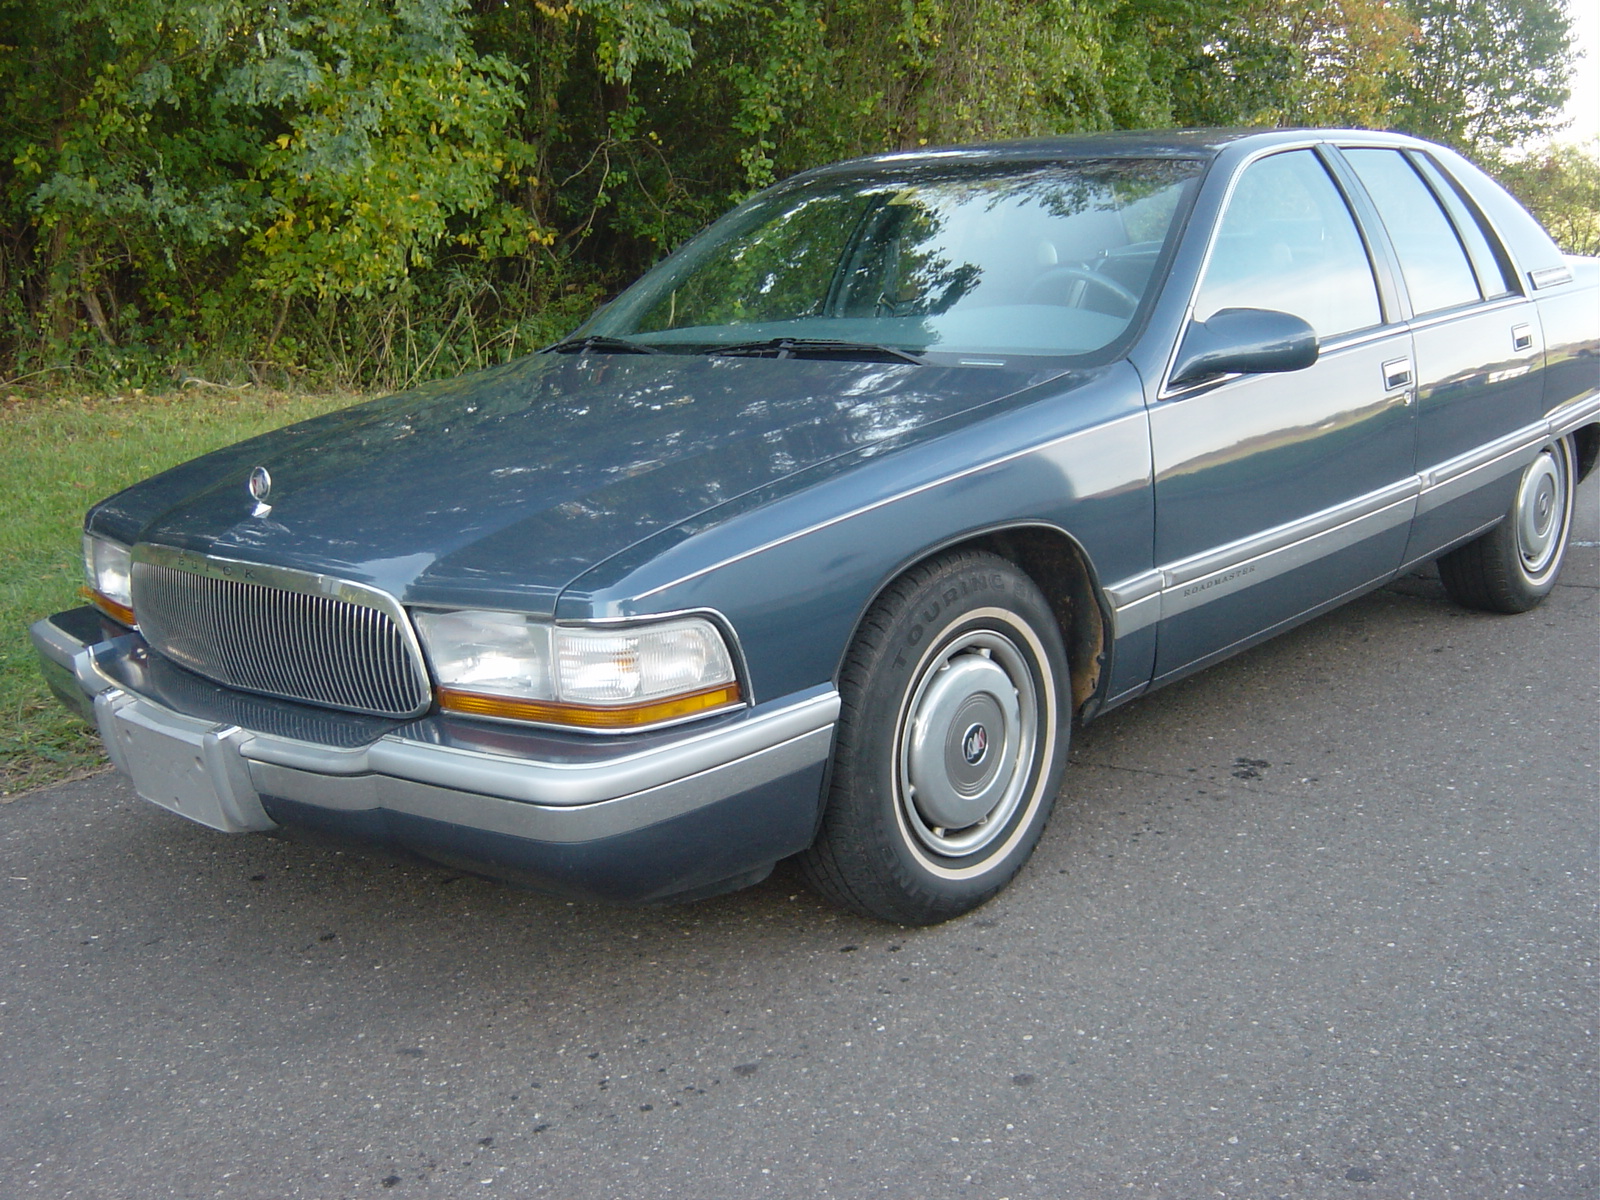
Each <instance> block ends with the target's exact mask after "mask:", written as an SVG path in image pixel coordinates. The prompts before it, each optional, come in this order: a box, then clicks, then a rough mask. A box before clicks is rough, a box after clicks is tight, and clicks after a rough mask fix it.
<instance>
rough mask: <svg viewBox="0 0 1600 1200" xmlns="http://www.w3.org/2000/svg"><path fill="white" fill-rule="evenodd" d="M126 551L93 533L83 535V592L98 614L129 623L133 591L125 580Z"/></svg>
mask: <svg viewBox="0 0 1600 1200" xmlns="http://www.w3.org/2000/svg"><path fill="white" fill-rule="evenodd" d="M128 569H129V562H128V548H127V547H126V546H119V545H117V543H115V542H108V541H106V539H105V538H100V537H95V536H94V535H93V534H89V533H86V534H84V535H83V578H84V593H85V595H86V596H87V597H88V599H89V600H90V601H91V602H92V603H93V604H94V606H95V607H96V608H98V609H99V610H100V611H101V612H103V613H105V614H106V615H107V616H108V617H111V618H112V619H113V620H116V621H121V622H122V623H123V624H124V625H132V624H133V590H132V587H131V585H130V583H129V580H128Z"/></svg>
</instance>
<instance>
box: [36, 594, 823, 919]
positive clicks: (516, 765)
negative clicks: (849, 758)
mask: <svg viewBox="0 0 1600 1200" xmlns="http://www.w3.org/2000/svg"><path fill="white" fill-rule="evenodd" d="M31 632H32V635H33V642H34V646H35V649H36V650H37V651H38V654H39V659H40V665H41V669H42V670H43V672H44V675H45V678H46V680H47V681H48V682H49V684H50V687H51V690H52V691H54V692H55V693H56V695H57V696H59V697H60V698H61V700H62V701H63V702H64V703H66V704H67V705H68V706H69V707H71V708H73V709H74V710H75V711H77V712H78V713H80V714H81V715H82V716H84V718H85V719H87V720H89V721H91V722H93V723H94V724H95V725H97V726H98V727H99V730H100V734H101V737H102V738H103V739H104V741H105V745H106V752H107V754H108V755H109V756H110V758H111V761H112V762H113V763H114V764H115V765H116V766H117V768H118V769H119V770H121V771H122V772H123V773H124V774H126V775H128V776H129V778H130V779H131V780H132V781H133V784H134V787H135V789H136V790H137V791H138V793H139V795H141V796H143V797H144V798H145V799H146V800H150V801H152V802H154V803H156V804H159V805H161V806H162V807H164V808H168V809H171V810H172V811H174V812H177V813H180V814H182V815H183V816H187V817H190V818H191V819H194V820H197V821H200V822H201V823H203V824H206V825H210V826H212V827H213V828H217V829H222V830H225V831H228V832H241V831H245V830H264V829H271V828H274V827H275V826H277V825H291V826H303V827H310V828H316V829H321V830H325V831H328V832H333V833H338V834H344V835H351V836H355V837H358V838H361V839H364V840H369V841H375V842H383V843H390V844H394V845H398V846H401V847H404V848H406V849H409V850H411V851H414V852H416V853H419V854H421V855H423V856H425V857H428V858H431V859H434V860H436V861H440V862H444V863H448V864H451V865H455V866H462V867H466V868H467V869H470V870H476V871H480V872H483V873H487V874H492V875H496V876H500V877H503V878H508V879H512V880H514V881H517V882H522V883H526V884H529V885H531V886H534V887H538V888H540V889H542V890H546V891H552V892H556V893H559V894H562V895H570V896H580V897H583V898H590V899H602V900H610V901H618V902H624V903H627V902H633V903H638V902H647V901H654V900H662V899H668V898H673V897H684V896H689V895H696V894H707V893H710V892H715V891H718V890H722V889H724V888H727V887H731V886H737V885H739V884H740V883H743V882H753V881H754V880H755V879H758V878H760V877H761V876H762V875H764V874H765V873H766V871H767V870H768V869H770V867H771V865H772V864H773V863H774V862H776V861H777V860H778V859H779V858H782V857H784V856H785V855H788V854H792V853H794V852H796V851H798V850H800V849H802V848H804V847H805V846H806V845H807V844H809V842H810V841H811V838H812V836H813V835H814V833H815V830H816V825H817V821H818V818H819V816H820V805H821V799H822V782H823V774H824V770H825V767H826V763H827V760H828V756H829V754H830V753H831V748H832V743H833V723H834V720H835V718H836V717H837V715H838V711H839V696H838V693H837V692H836V691H834V690H833V689H832V688H831V687H828V686H823V687H819V688H815V689H812V690H811V691H808V692H803V693H799V694H797V695H794V696H789V697H786V698H784V699H783V700H780V701H774V702H772V703H769V704H764V705H761V706H759V707H757V708H753V709H750V710H748V711H746V712H743V713H738V714H731V715H729V716H726V717H722V718H715V719H712V720H710V721H707V722H703V723H700V724H697V725H694V726H688V727H685V726H679V727H677V728H674V729H668V730H663V731H660V732H658V733H654V734H640V735H635V736H631V737H626V738H607V739H604V740H603V741H601V740H599V739H594V738H586V737H583V736H582V735H563V734H559V733H552V732H550V731H544V730H532V729H522V728H519V727H515V726H509V725H489V724H485V723H475V722H471V721H463V720H460V719H455V718H448V717H441V716H431V717H424V718H421V719H418V720H414V721H404V722H399V721H385V720H382V719H378V718H372V717H364V716H356V715H353V714H345V713H337V712H330V711H325V710H321V709H316V708H312V707H309V706H306V705H300V704H291V703H287V702H281V701H276V700H271V699H267V698H262V697H255V696H248V695H244V694H242V693H238V692H233V691H229V690H228V689H225V688H221V687H217V686H216V685H213V684H211V683H209V682H207V681H205V680H203V679H200V678H199V677H197V676H195V675H192V674H190V673H189V672H187V671H183V670H182V669H181V668H178V667H176V666H173V665H172V664H170V663H168V662H167V661H166V660H164V659H162V658H161V657H160V656H159V655H156V654H154V653H152V652H151V651H150V650H149V648H148V647H147V646H146V645H145V643H144V640H143V639H142V638H140V637H139V635H138V634H137V633H131V632H128V631H127V630H124V629H122V628H121V627H120V626H117V625H113V624H112V623H110V622H109V621H106V620H105V619H104V618H102V617H101V616H100V615H99V614H98V613H97V612H96V611H95V610H93V609H89V608H80V609H73V610H71V611H69V612H64V613H57V614H56V615H55V616H53V617H49V618H46V619H45V620H42V621H39V622H37V623H36V624H35V625H34V626H33V628H32V630H31Z"/></svg>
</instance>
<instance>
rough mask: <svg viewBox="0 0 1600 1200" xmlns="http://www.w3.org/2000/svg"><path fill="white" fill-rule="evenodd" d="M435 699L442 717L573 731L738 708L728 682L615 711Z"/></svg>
mask: <svg viewBox="0 0 1600 1200" xmlns="http://www.w3.org/2000/svg"><path fill="white" fill-rule="evenodd" d="M438 696H439V707H440V708H441V709H443V710H444V711H446V712H458V713H466V714H468V715H470V716H474V717H499V718H501V719H503V720H507V721H535V722H538V723H539V724H541V725H565V726H568V727H570V728H573V729H613V730H615V729H637V728H642V727H643V726H646V725H659V724H662V723H663V722H666V721H678V720H682V719H683V718H685V717H695V716H699V715H700V714H702V713H708V712H711V711H712V710H713V709H719V708H728V707H730V706H732V705H735V704H738V703H739V685H738V684H737V683H730V684H726V685H724V686H722V687H714V688H706V689H705V690H704V691H699V692H689V693H687V694H686V695H682V696H672V697H670V698H669V699H666V700H648V701H646V702H644V703H643V704H619V705H616V706H614V707H607V706H602V705H594V704H556V703H552V702H551V701H548V700H518V699H516V698H514V697H509V696H485V695H482V694H481V693H478V692H463V691H459V690H458V689H456V688H445V687H442V688H440V689H439V690H438Z"/></svg>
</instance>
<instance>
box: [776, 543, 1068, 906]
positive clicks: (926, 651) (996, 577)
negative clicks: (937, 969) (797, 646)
mask: <svg viewBox="0 0 1600 1200" xmlns="http://www.w3.org/2000/svg"><path fill="white" fill-rule="evenodd" d="M1069 690H1070V689H1069V688H1068V686H1067V668H1066V655H1065V652H1064V650H1063V648H1062V643H1061V634H1060V631H1059V629H1058V627H1057V625H1056V621H1055V617H1054V614H1053V613H1052V612H1051V609H1050V605H1049V602H1048V601H1047V600H1046V599H1045V597H1044V595H1043V594H1042V593H1041V592H1040V591H1039V589H1038V587H1037V586H1036V585H1035V584H1034V583H1033V581H1032V580H1031V579H1029V578H1028V576H1027V575H1025V574H1024V573H1023V572H1022V571H1020V570H1018V568H1017V567H1016V566H1015V565H1013V564H1012V563H1010V562H1008V561H1007V560H1005V559H1003V558H999V557H997V556H996V555H992V554H988V553H983V552H978V551H961V552H956V553H952V554H948V555H945V556H944V557H942V558H939V559H936V560H934V561H932V562H930V563H927V564H924V565H922V566H920V567H916V568H914V569H913V570H911V571H909V572H907V573H906V574H905V575H904V576H902V577H901V578H900V579H899V580H897V581H896V582H895V583H894V584H892V585H891V586H890V587H889V589H888V590H887V591H886V592H885V594H884V595H883V596H882V598H880V599H879V601H878V602H877V603H876V604H875V605H874V606H873V608H872V611H871V612H869V613H868V614H867V617H866V619H865V620H864V621H863V622H862V627H861V632H860V633H859V634H858V636H857V638H856V641H855V643H854V644H853V645H852V647H851V650H850V653H849V656H848V658H847V660H846V663H845V669H844V673H843V677H842V679H841V687H840V691H841V694H842V699H843V705H842V708H841V711H840V718H839V726H838V732H837V738H836V743H835V751H834V764H833V777H832V786H831V789H830V793H829V798H828V807H827V811H826V813H825V814H824V817H823V822H822V828H821V831H820V832H819V834H818V836H817V840H816V843H815V844H814V845H813V846H812V847H811V849H810V850H808V851H807V852H806V854H805V857H804V859H803V863H804V867H805V871H806V875H807V878H808V879H809V880H810V881H811V883H812V885H813V886H814V887H815V888H816V889H817V890H818V891H820V892H821V893H822V894H823V895H824V896H826V897H828V898H829V899H830V900H833V901H834V902H835V903H837V904H840V905H842V906H843V907H845V908H849V909H851V910H853V911H856V912H859V913H862V914H864V915H867V916H873V917H879V918H882V919H883V920H887V921H895V922H898V923H900V924H905V925H930V924H934V923H936V922H939V921H945V920H949V919H950V918H951V917H955V916H959V915H960V914H962V913H964V912H967V911H969V910H971V909H973V908H976V907H977V906H978V905H980V904H982V903H983V902H984V901H985V900H988V899H989V898H990V897H991V896H993V895H994V894H995V893H996V892H998V891H999V890H1000V889H1001V888H1002V887H1004V886H1005V885H1006V884H1007V883H1008V882H1009V881H1010V880H1011V877H1012V876H1013V875H1015V874H1016V873H1017V871H1018V870H1019V869H1020V868H1021V866H1022V864H1023V863H1024V862H1026V861H1027V858H1028V856H1029V855H1030V854H1031V853H1032V852H1033V848H1034V846H1035V844H1036V843H1037V842H1038V840H1039V836H1040V834H1041V833H1042V832H1043V830H1044V825H1045V821H1046V820H1047V819H1048V818H1049V815H1050V809H1051V807H1052V805H1053V803H1054V801H1055V795H1056V791H1057V790H1058V788H1059V787H1060V785H1061V775H1062V772H1063V770H1064V769H1065V766H1066V759H1067V741H1068V731H1069V722H1068V721H1067V720H1066V719H1064V716H1063V713H1062V709H1061V700H1060V696H1061V695H1062V694H1064V693H1067V692H1069Z"/></svg>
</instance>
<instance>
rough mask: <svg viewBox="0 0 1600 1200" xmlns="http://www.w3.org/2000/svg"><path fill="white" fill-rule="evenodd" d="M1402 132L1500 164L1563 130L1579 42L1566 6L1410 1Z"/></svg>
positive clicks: (1530, 1) (1554, 2)
mask: <svg viewBox="0 0 1600 1200" xmlns="http://www.w3.org/2000/svg"><path fill="white" fill-rule="evenodd" d="M1410 8H1411V16H1412V20H1413V21H1414V22H1415V24H1416V36H1415V39H1414V40H1413V42H1412V46H1411V65H1410V68H1409V70H1407V71H1405V72H1403V73H1402V74H1400V75H1399V76H1398V77H1397V79H1396V84H1395V91H1396V102H1397V103H1396V111H1395V124H1396V125H1397V126H1398V127H1399V128H1402V129H1405V130H1406V131H1408V132H1410V133H1415V134H1416V135H1418V136H1419V137H1426V138H1433V139H1435V140H1438V141H1443V142H1450V143H1452V144H1454V145H1456V146H1459V147H1460V148H1462V149H1463V150H1467V151H1470V152H1472V153H1475V154H1477V155H1479V156H1481V157H1485V158H1489V159H1494V158H1496V157H1498V154H1499V151H1500V150H1501V149H1503V148H1507V147H1513V146H1517V145H1520V144H1523V143H1526V142H1528V141H1529V140H1531V139H1533V138H1536V137H1539V136H1540V135H1544V134H1548V133H1550V132H1551V131H1552V130H1554V129H1555V128H1556V127H1557V122H1558V121H1559V119H1560V113H1561V109H1562V107H1563V106H1564V105H1565V104H1566V102H1567V96H1568V95H1569V91H1568V88H1567V79H1568V77H1569V75H1570V72H1571V67H1572V54H1573V45H1572V32H1571V22H1570V19H1569V18H1568V16H1567V11H1566V6H1565V4H1564V3H1563V0H1410Z"/></svg>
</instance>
